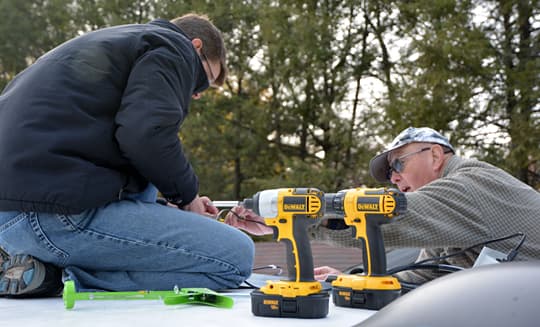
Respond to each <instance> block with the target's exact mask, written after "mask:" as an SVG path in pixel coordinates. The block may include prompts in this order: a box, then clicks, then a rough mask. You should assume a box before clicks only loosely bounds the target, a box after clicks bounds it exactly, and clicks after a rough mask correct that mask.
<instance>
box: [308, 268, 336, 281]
mask: <svg viewBox="0 0 540 327" xmlns="http://www.w3.org/2000/svg"><path fill="white" fill-rule="evenodd" d="M313 274H314V275H315V280H318V281H320V282H323V281H325V280H326V278H328V275H339V274H341V271H339V270H337V269H336V268H332V267H328V266H324V267H317V268H315V269H313Z"/></svg>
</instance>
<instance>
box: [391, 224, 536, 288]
mask: <svg viewBox="0 0 540 327" xmlns="http://www.w3.org/2000/svg"><path fill="white" fill-rule="evenodd" d="M518 236H521V239H520V240H519V242H518V244H517V245H516V246H515V247H514V248H512V250H510V252H509V253H508V254H507V255H506V258H505V259H503V260H499V261H503V262H508V261H512V260H514V258H515V257H516V255H517V253H518V251H519V248H520V247H521V246H522V245H523V242H525V238H526V236H525V234H523V233H515V234H512V235H508V236H505V237H501V238H497V239H492V240H489V241H484V242H481V243H478V244H474V245H472V246H469V247H468V248H465V249H463V250H461V251H458V252H454V253H451V254H448V255H445V256H440V257H433V258H428V259H425V260H421V261H418V262H415V263H413V264H408V265H403V266H399V267H395V268H392V269H389V270H387V273H388V274H389V275H393V274H396V273H398V272H401V271H405V270H421V269H427V270H438V271H440V272H447V273H452V272H456V271H460V270H464V269H465V268H463V267H459V266H454V265H447V264H440V263H434V264H428V263H427V262H431V261H439V260H443V259H447V258H450V257H453V256H457V255H460V254H464V253H465V252H466V251H469V250H471V249H474V248H476V247H479V246H486V245H488V244H491V243H495V242H500V241H504V240H507V239H510V238H514V237H518ZM398 279H399V278H398ZM399 282H400V284H401V287H402V290H403V291H405V292H408V291H410V290H413V289H415V288H417V287H418V286H420V285H421V284H415V283H410V282H405V281H403V280H401V279H399Z"/></svg>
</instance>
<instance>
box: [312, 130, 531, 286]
mask: <svg viewBox="0 0 540 327" xmlns="http://www.w3.org/2000/svg"><path fill="white" fill-rule="evenodd" d="M370 173H371V175H372V176H373V177H374V178H375V179H376V180H377V181H379V182H381V183H385V182H391V183H393V184H395V185H396V186H397V187H398V188H399V189H400V190H401V191H402V192H405V193H406V197H407V203H408V209H407V212H406V213H405V214H404V215H402V216H400V217H399V218H398V219H397V220H396V222H395V223H393V224H387V225H384V226H383V227H382V231H383V237H384V242H385V245H386V246H387V247H419V248H422V250H421V252H420V256H419V257H418V261H419V260H423V259H428V258H433V257H442V256H447V255H449V254H452V253H456V252H459V251H461V250H463V249H466V248H467V247H470V246H471V245H474V244H477V243H481V242H484V241H490V240H496V239H499V238H505V237H506V236H510V235H512V234H516V233H523V234H524V235H525V236H526V241H525V242H524V243H523V245H522V246H521V247H520V248H519V251H518V254H517V257H516V258H515V259H516V260H538V259H540V215H539V213H540V193H538V191H536V190H534V189H533V188H531V187H530V186H529V185H526V184H524V183H523V182H521V181H519V180H518V179H516V178H515V177H513V176H511V175H510V174H508V173H507V172H505V171H503V170H502V169H500V168H497V167H494V166H492V165H490V164H488V163H485V162H482V161H478V160H472V159H465V158H461V157H459V156H457V155H455V154H454V148H453V147H452V145H451V144H450V143H449V142H448V139H447V138H446V137H444V136H443V135H441V134H440V133H438V132H436V131H435V130H433V129H431V128H427V127H422V128H414V127H409V128H407V129H405V130H404V131H402V132H401V133H400V134H399V135H398V136H397V137H396V138H395V139H394V140H393V141H392V142H391V143H390V144H389V145H388V147H387V148H386V149H385V150H384V151H383V152H382V153H381V154H379V155H377V156H375V157H374V158H373V159H372V160H371V162H370ZM327 227H331V224H329V225H328V226H322V225H321V226H318V227H317V228H316V229H315V230H314V231H313V236H314V238H317V239H322V240H328V241H332V242H334V243H337V244H341V245H351V244H353V240H351V237H350V236H351V234H350V231H348V230H346V229H331V228H327ZM518 241H519V239H518V238H509V239H505V240H501V241H499V242H494V243H491V244H490V245H489V246H490V247H491V248H494V249H496V250H499V251H501V252H504V253H508V252H510V251H511V250H512V249H513V248H514V247H515V246H516V245H517V244H518ZM480 250H481V249H478V248H474V249H470V250H467V251H465V252H464V253H463V254H461V255H458V256H452V257H449V258H447V259H443V260H440V261H439V262H440V263H445V264H451V265H457V266H460V267H471V266H472V265H473V263H474V261H475V260H476V258H477V257H478V254H479V251H480ZM335 273H339V272H338V271H337V270H336V269H333V268H330V267H320V268H316V270H315V274H316V276H317V278H319V279H324V278H326V276H327V275H328V274H335ZM437 276H440V273H439V272H437V271H433V270H416V271H406V272H403V273H401V274H399V277H400V278H402V279H403V280H406V281H409V282H413V283H422V282H425V281H428V280H431V279H433V278H435V277H437Z"/></svg>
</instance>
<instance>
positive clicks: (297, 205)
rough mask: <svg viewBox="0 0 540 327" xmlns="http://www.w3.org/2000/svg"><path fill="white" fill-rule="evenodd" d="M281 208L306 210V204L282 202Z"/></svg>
mask: <svg viewBox="0 0 540 327" xmlns="http://www.w3.org/2000/svg"><path fill="white" fill-rule="evenodd" d="M283 210H286V211H287V210H306V206H305V205H303V204H284V205H283Z"/></svg>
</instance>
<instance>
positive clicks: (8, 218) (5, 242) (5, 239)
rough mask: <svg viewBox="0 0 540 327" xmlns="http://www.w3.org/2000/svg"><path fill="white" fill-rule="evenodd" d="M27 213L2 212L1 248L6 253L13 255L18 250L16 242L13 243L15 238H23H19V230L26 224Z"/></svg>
mask: <svg viewBox="0 0 540 327" xmlns="http://www.w3.org/2000/svg"><path fill="white" fill-rule="evenodd" d="M27 216H28V215H27V214H26V213H22V212H2V222H4V223H3V224H1V225H0V247H2V248H3V249H4V250H5V251H6V252H8V253H12V252H13V251H14V249H16V244H14V243H16V242H13V241H11V239H12V238H13V237H15V238H16V239H17V238H19V239H20V238H21V237H20V236H18V235H17V234H18V232H17V229H18V228H19V227H18V226H19V225H21V224H24V222H25V220H26V218H27Z"/></svg>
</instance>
